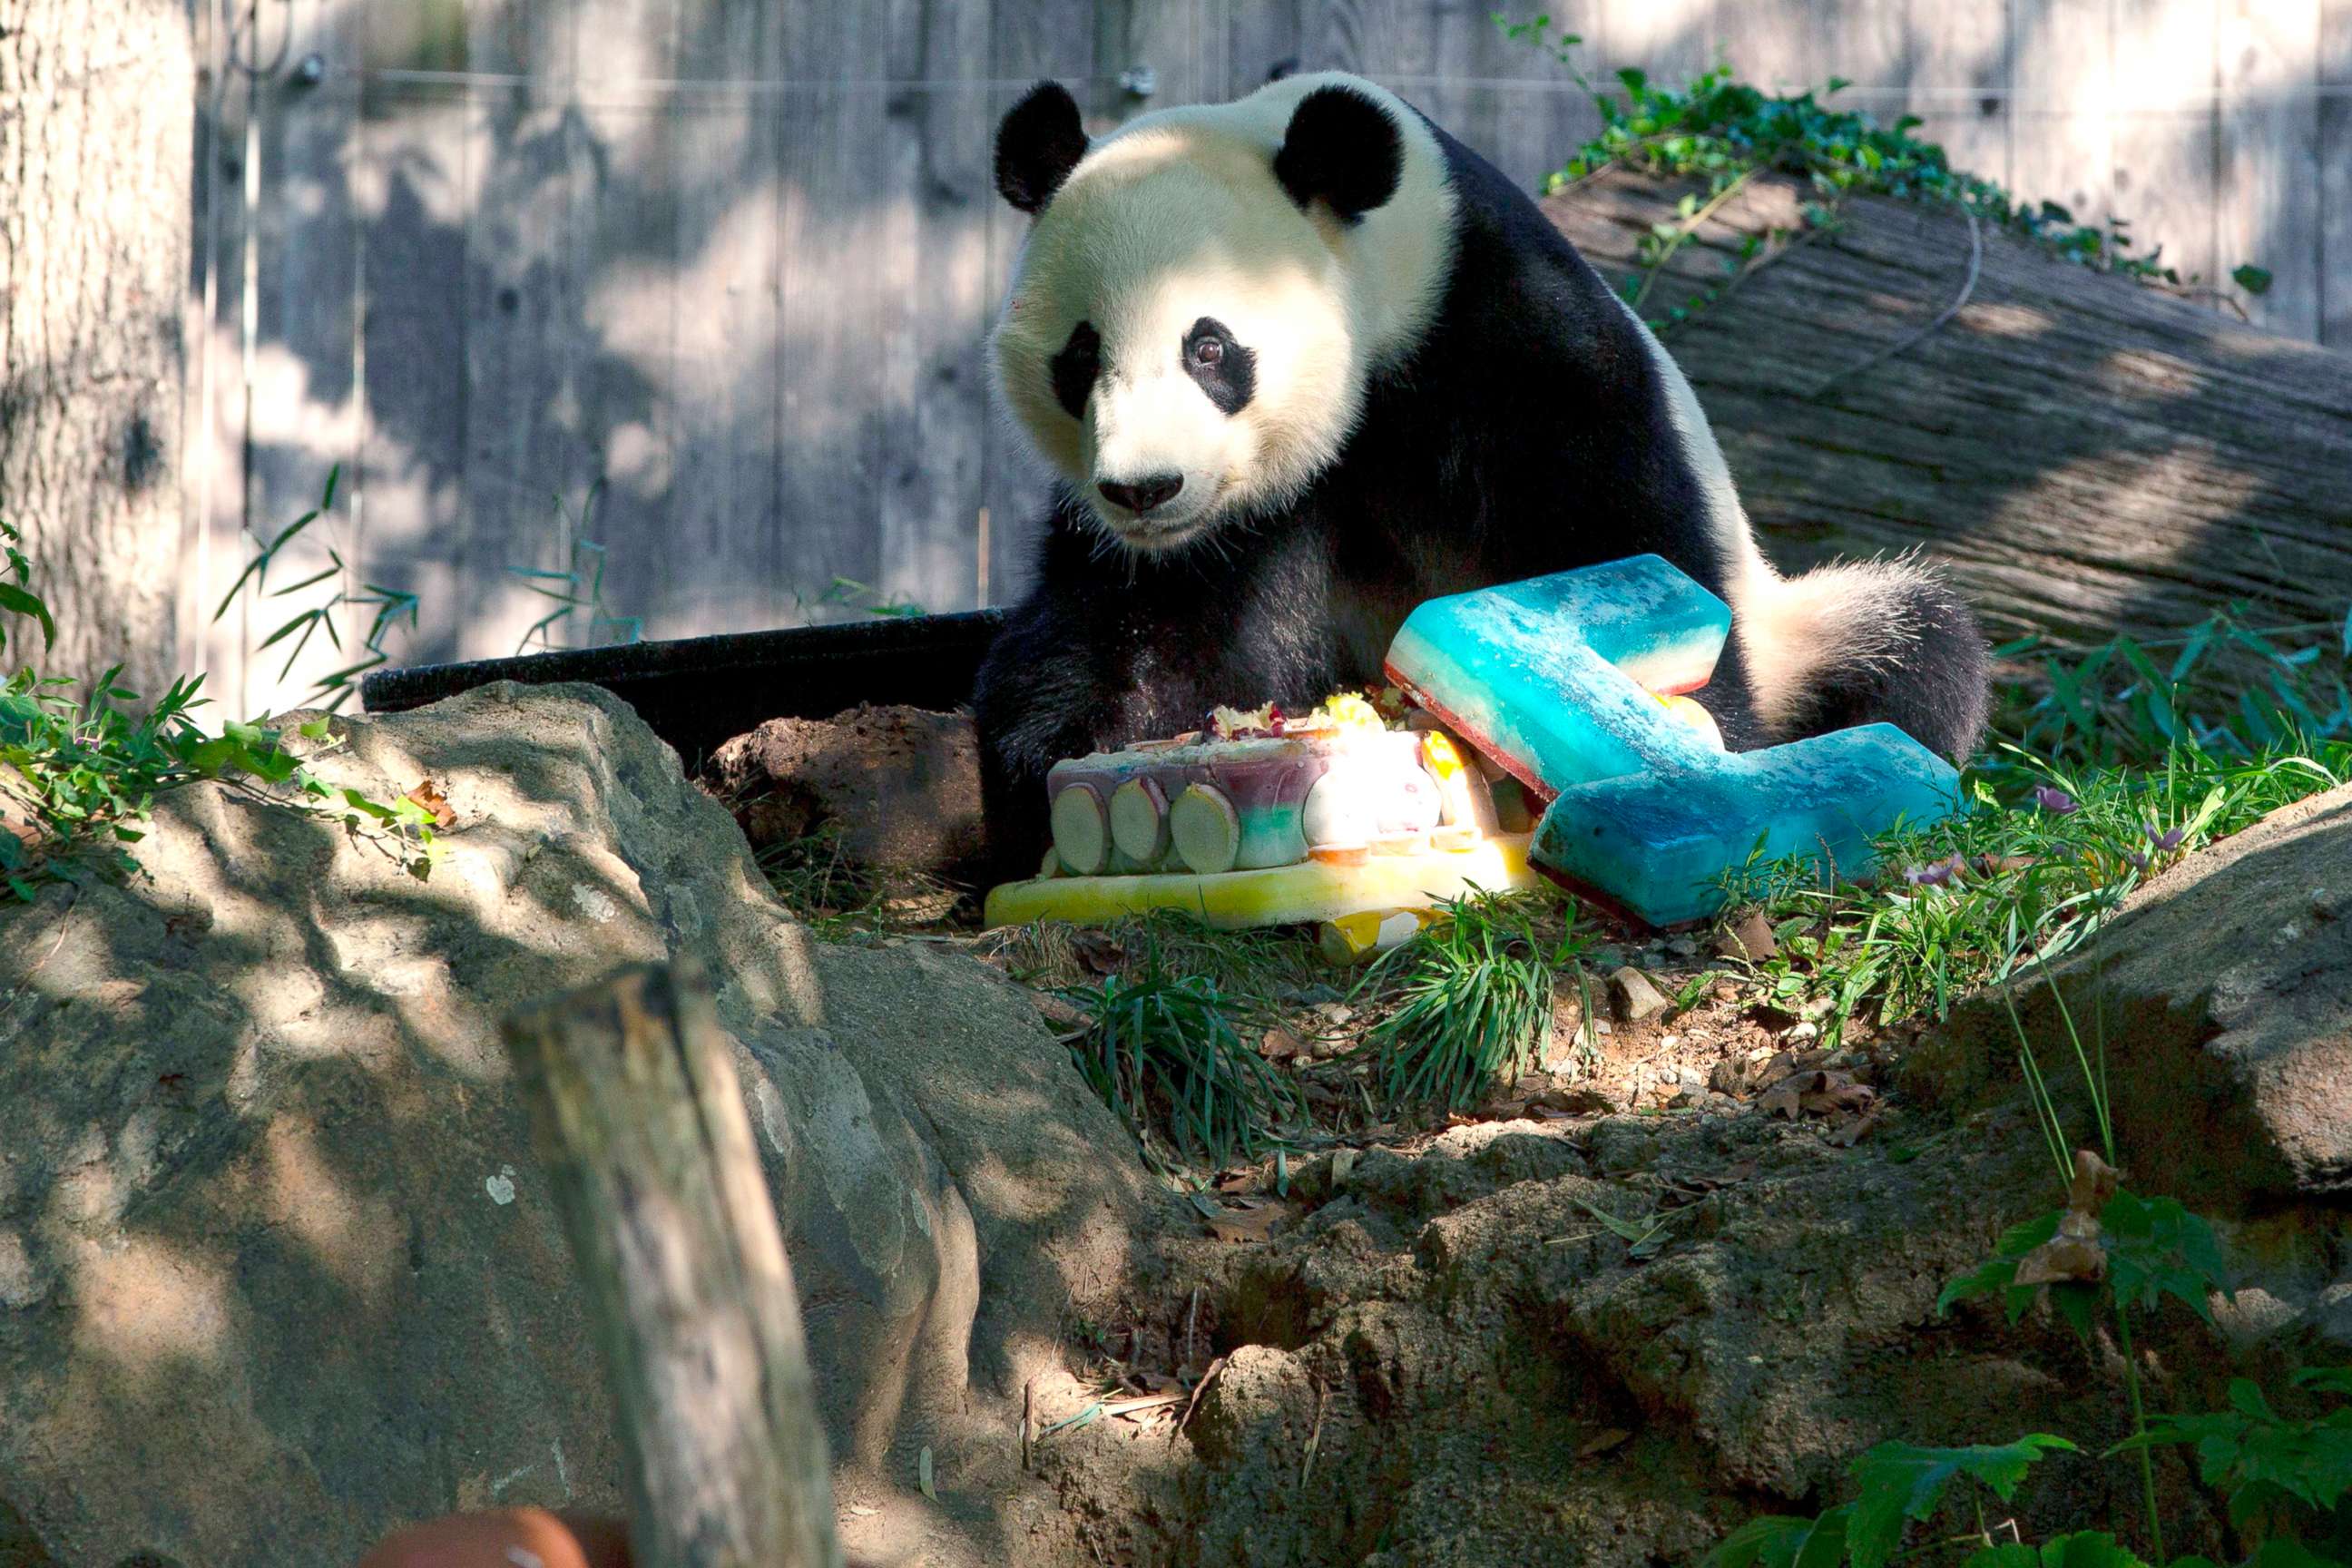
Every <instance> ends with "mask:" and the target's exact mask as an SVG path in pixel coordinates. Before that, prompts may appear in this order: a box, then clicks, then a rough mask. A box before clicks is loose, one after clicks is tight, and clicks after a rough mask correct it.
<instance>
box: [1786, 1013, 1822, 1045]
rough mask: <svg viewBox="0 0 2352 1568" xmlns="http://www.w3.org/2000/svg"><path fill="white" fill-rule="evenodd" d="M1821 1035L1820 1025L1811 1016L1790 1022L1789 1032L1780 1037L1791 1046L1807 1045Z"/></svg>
mask: <svg viewBox="0 0 2352 1568" xmlns="http://www.w3.org/2000/svg"><path fill="white" fill-rule="evenodd" d="M1821 1037H1822V1026H1820V1025H1819V1024H1816V1023H1814V1022H1813V1021H1812V1020H1811V1018H1807V1019H1805V1020H1804V1021H1803V1022H1801V1023H1797V1024H1791V1025H1790V1026H1789V1032H1788V1033H1787V1034H1785V1035H1782V1036H1781V1037H1780V1038H1781V1039H1782V1040H1783V1041H1785V1042H1786V1043H1788V1044H1789V1045H1791V1046H1809V1045H1811V1044H1812V1043H1813V1042H1814V1041H1815V1040H1818V1039H1820V1038H1821Z"/></svg>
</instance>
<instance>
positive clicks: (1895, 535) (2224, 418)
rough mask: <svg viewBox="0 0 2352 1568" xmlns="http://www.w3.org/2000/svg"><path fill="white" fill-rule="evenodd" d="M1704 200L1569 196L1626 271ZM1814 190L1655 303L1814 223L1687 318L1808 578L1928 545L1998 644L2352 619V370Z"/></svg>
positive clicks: (1960, 233)
mask: <svg viewBox="0 0 2352 1568" xmlns="http://www.w3.org/2000/svg"><path fill="white" fill-rule="evenodd" d="M1691 188H1692V187H1691V186H1689V185H1687V184H1674V183H1667V182H1660V181H1654V180H1649V179H1646V178H1643V177H1638V176H1633V175H1630V174H1623V173H1612V174H1604V175H1602V176H1601V177H1599V178H1596V179H1592V180H1589V181H1587V182H1585V183H1583V184H1580V185H1578V186H1576V187H1574V188H1572V189H1570V190H1568V191H1565V192H1563V193H1561V194H1559V195H1554V196H1550V197H1548V198H1546V199H1545V201H1544V204H1543V205H1544V210H1545V212H1546V213H1547V215H1548V216H1549V217H1550V218H1551V220H1552V222H1553V223H1554V224H1556V225H1557V226H1559V228H1560V230H1561V231H1562V232H1563V233H1565V234H1566V235H1567V236H1568V237H1569V238H1570V240H1571V241H1572V242H1574V244H1575V245H1576V247H1578V248H1579V249H1580V250H1581V251H1582V252H1583V253H1584V254H1585V256H1586V257H1588V258H1591V261H1592V262H1593V264H1594V265H1595V266H1596V267H1598V268H1601V272H1602V274H1603V275H1604V276H1606V277H1607V278H1608V279H1610V280H1611V281H1612V283H1616V282H1622V280H1624V279H1626V278H1627V277H1628V276H1630V275H1632V274H1633V273H1634V272H1635V271H1636V270H1637V267H1638V264H1637V261H1636V250H1637V247H1638V246H1639V245H1640V242H1641V240H1642V237H1643V236H1644V235H1646V234H1648V233H1650V232H1651V226H1652V225H1653V224H1655V223H1660V222H1671V221H1673V220H1674V219H1675V203H1676V201H1677V200H1678V199H1679V198H1680V197H1681V196H1682V195H1684V194H1685V192H1686V191H1688V190H1690V189H1691ZM1807 199H1809V194H1808V193H1807V191H1806V190H1805V188H1804V187H1803V186H1802V185H1801V184H1799V183H1798V182H1796V181H1794V180H1790V179H1780V178H1773V179H1759V180H1757V181H1753V182H1751V183H1750V185H1749V187H1748V189H1747V190H1746V191H1744V192H1743V193H1741V194H1740V195H1738V196H1737V197H1735V198H1733V199H1732V200H1731V201H1730V202H1727V204H1726V205H1724V206H1723V207H1722V209H1720V211H1719V212H1718V213H1717V215H1716V216H1715V217H1714V218H1712V219H1710V220H1709V222H1708V223H1707V224H1706V226H1704V227H1703V228H1702V229H1701V230H1700V231H1699V232H1698V233H1697V234H1696V235H1695V236H1694V237H1693V238H1692V239H1691V240H1689V241H1688V242H1686V243H1685V244H1684V245H1683V247H1681V248H1680V250H1678V251H1677V252H1676V254H1675V257H1674V258H1673V259H1672V260H1671V261H1670V262H1669V263H1668V265H1667V267H1666V268H1664V272H1663V274H1662V276H1661V277H1660V279H1658V281H1657V283H1656V285H1655V286H1654V289H1653V290H1652V294H1651V297H1650V299H1649V300H1648V301H1646V303H1645V306H1644V314H1646V315H1649V316H1652V317H1661V316H1664V314H1665V313H1666V311H1667V310H1668V309H1669V308H1671V307H1673V306H1675V305H1677V304H1684V303H1686V302H1689V301H1691V300H1695V299H1696V298H1698V297H1699V296H1700V295H1701V294H1702V293H1703V292H1704V291H1705V290H1706V289H1710V288H1712V287H1715V286H1717V285H1721V284H1723V283H1724V281H1725V279H1726V277H1727V265H1729V264H1736V263H1737V261H1738V257H1739V251H1740V247H1741V245H1742V244H1743V242H1744V241H1745V240H1746V239H1747V237H1749V236H1751V235H1754V236H1762V237H1768V244H1769V236H1770V235H1771V234H1772V233H1773V231H1775V230H1779V231H1783V232H1784V233H1785V232H1788V231H1797V232H1799V233H1800V234H1801V236H1802V237H1801V238H1800V239H1799V240H1798V241H1797V242H1795V243H1790V242H1787V241H1785V240H1784V241H1782V242H1780V243H1779V244H1776V245H1770V246H1769V251H1768V252H1767V254H1769V257H1770V259H1769V260H1768V261H1766V262H1765V263H1764V264H1763V265H1761V266H1757V267H1753V268H1749V269H1748V273H1747V275H1746V277H1745V278H1744V279H1741V280H1740V281H1739V282H1738V283H1737V284H1736V285H1735V286H1733V287H1731V288H1730V289H1727V290H1726V291H1725V292H1723V293H1722V294H1721V296H1720V297H1719V298H1717V300H1715V301H1714V302H1713V303H1711V304H1706V305H1705V306H1704V307H1703V308H1701V309H1699V310H1696V311H1695V312H1694V314H1693V315H1692V316H1691V318H1690V319H1689V321H1686V322H1685V323H1684V324H1682V325H1680V326H1678V327H1675V328H1673V329H1671V330H1670V331H1668V332H1667V334H1666V343H1667V347H1668V348H1669V349H1670V350H1671V351H1672V352H1673V353H1674V355H1675V358H1676V360H1678V361H1679V362H1680V363H1681V364H1682V366H1683V368H1684V370H1685V373H1686V374H1688V375H1689V376H1690V379H1691V381H1692V383H1693V384H1694V385H1695V386H1696V389H1697V392H1698V395H1699V400H1700V401H1701V402H1702V403H1703V404H1704V405H1706V412H1707V416H1708V417H1709V419H1710V420H1711V421H1712V422H1713V424H1714V426H1715V429H1716V433H1717V437H1718V438H1719V439H1720V440H1721V441H1722V443H1723V447H1724V450H1725V453H1726V455H1727V457H1728V458H1729V460H1730V463H1731V468H1732V472H1733V474H1734V475H1735V477H1736V478H1737V479H1738V483H1739V489H1740V493H1741V495H1742V497H1743V498H1744V499H1745V500H1746V501H1747V504H1748V511H1749V514H1750V515H1751V516H1752V517H1753V518H1754V519H1755V520H1756V521H1757V523H1758V525H1759V528H1760V529H1761V530H1762V531H1763V532H1764V533H1765V534H1766V536H1767V539H1768V550H1769V552H1770V553H1771V554H1772V556H1773V557H1774V559H1775V560H1776V561H1778V562H1779V563H1780V564H1781V565H1782V566H1783V567H1784V568H1788V569H1796V568H1800V567H1803V566H1808V565H1811V564H1813V563H1817V562H1820V561H1822V560H1826V559H1829V558H1831V557H1832V556H1838V555H1848V556H1855V555H1872V554H1877V553H1881V552H1894V551H1901V550H1906V549H1910V548H1912V547H1914V546H1924V547H1926V549H1927V551H1928V552H1929V553H1930V554H1932V555H1933V556H1935V557H1936V558H1937V559H1939V560H1941V561H1942V562H1944V563H1946V564H1947V566H1948V570H1949V571H1950V573H1951V574H1952V576H1953V577H1954V579H1955V580H1956V581H1957V582H1958V584H1960V585H1961V586H1962V587H1963V588H1964V589H1965V590H1966V591H1967V592H1968V593H1969V595H1970V597H1971V598H1973V599H1974V600H1975V601H1976V603H1977V604H1978V605H1979V608H1980V609H1981V611H1982V612H1983V614H1984V616H1985V620H1986V623H1987V625H1988V627H1989V629H1990V630H1991V631H1992V633H1993V635H1994V636H1995V637H1996V638H2006V637H2011V636H2015V635H2018V634H2021V633H2027V632H2039V633H2043V634H2046V635H2048V636H2049V637H2052V638H2053V640H2055V641H2058V642H2062V643H2072V644H2077V645H2080V644H2085V643H2093V642H2098V641H2103V640H2105V638H2107V637H2112V636H2113V635H2115V634H2116V632H2117V631H2121V630H2129V631H2131V632H2133V633H2135V634H2138V635H2147V634H2149V633H2151V632H2158V631H2164V630H2171V629H2175V628H2181V627H2186V626H2189V625H2191V624H2193V623H2194V622H2196V621H2198V620H2200V619H2201V618H2203V617H2204V616H2207V615H2209V614H2210V613H2211V612H2212V611H2213V610H2215V609H2218V608H2221V607H2222V606H2224V605H2228V604H2230V603H2231V602H2232V601H2238V602H2242V603H2243V604H2244V605H2246V606H2247V609H2248V611H2249V613H2250V614H2252V616H2255V617H2256V624H2258V625H2264V626H2270V625H2282V624H2284V625H2302V624H2305V623H2308V624H2310V625H2312V626H2320V625H2326V626H2334V625H2336V624H2338V623H2340V622H2341V621H2342V620H2343V619H2344V616H2345V612H2346V610H2347V606H2352V359H2347V357H2346V356H2344V355H2342V354H2340V353H2334V352H2331V351H2328V350H2325V349H2320V348H2315V347H2313V346H2311V345H2309V344H2306V343H2301V342H2292V341H2289V340H2287V339H2284V338H2278V337H2273V336H2271V335H2269V334H2267V333H2263V332H2260V331H2254V330H2252V328H2249V327H2245V326H2242V325H2240V324H2238V323H2236V322H2233V321H2227V320H2224V319H2222V318H2221V317H2220V316H2218V315H2216V314H2214V313H2213V312H2212V311H2211V310H2208V309H2206V308H2203V307H2202V306H2200V304H2199V303H2198V302H2196V301H2195V300H2192V299H2189V298H2183V297H2181V295H2180V294H2179V292H2175V291H2168V290H2166V289H2159V288H2155V287H2150V286H2148V285H2146V284H2142V283H2139V282H2137V281H2135V280H2132V279H2126V278H2119V277H2111V276H2102V275H2099V274H2096V273H2094V272H2092V271H2090V270H2089V269H2088V268H2083V267H2080V266H2076V265H2073V264H2070V263H2067V262H2063V261H2061V260H2058V259H2056V258H2053V257H2051V256H2049V255H2047V254H2045V253H2044V252H2042V250H2040V249H2038V248H2036V247H2033V246H2032V245H2030V244H2028V243H2026V242H2024V241H2021V240H2019V239H2015V238H2012V237H2010V236H2008V235H2005V234H2001V233H1998V232H1995V231H1993V230H1991V229H1990V228H1985V229H1982V230H1981V232H1979V233H1976V234H1974V235H1972V233H1971V226H1970V224H1969V220H1968V218H1967V217H1966V216H1964V215H1962V214H1961V213H1959V212H1958V211H1957V210H1956V209H1953V208H1951V207H1948V206H1931V205H1925V204H1919V203H1912V202H1900V201H1894V200H1882V199H1876V198H1862V199H1856V200H1854V201H1853V202H1851V203H1850V204H1848V205H1847V206H1846V207H1845V209H1844V211H1843V215H1842V216H1841V218H1840V220H1839V221H1838V222H1837V223H1836V224H1835V225H1834V226H1833V227H1832V228H1831V229H1829V230H1827V231H1820V230H1816V231H1813V232H1812V233H1811V234H1810V235H1803V234H1802V231H1803V229H1804V226H1803V221H1802V217H1801V207H1802V204H1803V203H1804V202H1805V201H1806V200H1807ZM1971 277H1973V283H1972V284H1970V282H1969V280H1970V279H1971ZM1964 285H1968V286H1967V287H1965V289H1964ZM1964 294H1965V299H1963V295H1964ZM1956 301H1958V309H1957V310H1954V309H1953V306H1954V305H1955V303H1956ZM1947 311H1949V312H1950V315H1949V318H1948V320H1944V321H1942V322H1941V324H1940V325H1935V324H1934V323H1936V322H1937V319H1938V318H1939V317H1940V316H1942V315H1943V314H1944V313H1945V312H1947ZM1931 325H1933V330H1932V331H1926V332H1925V334H1924V335H1921V336H1918V337H1917V339H1916V342H1907V343H1906V339H1909V338H1911V337H1912V336H1913V335H1914V334H1916V333H1919V332H1920V331H1921V329H1923V328H1927V327H1929V326H1931ZM1890 350H1893V351H1896V352H1893V353H1890V352H1889V351H1890Z"/></svg>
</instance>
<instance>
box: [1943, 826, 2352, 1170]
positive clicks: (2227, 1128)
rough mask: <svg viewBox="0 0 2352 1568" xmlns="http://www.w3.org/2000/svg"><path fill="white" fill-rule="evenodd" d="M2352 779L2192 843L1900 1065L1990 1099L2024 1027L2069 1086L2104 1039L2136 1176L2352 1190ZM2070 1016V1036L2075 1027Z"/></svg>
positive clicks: (1963, 1098)
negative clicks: (2188, 851)
mask: <svg viewBox="0 0 2352 1568" xmlns="http://www.w3.org/2000/svg"><path fill="white" fill-rule="evenodd" d="M2347 916H2352V787H2347V788H2343V789H2336V790H2330V791H2328V792H2327V793H2326V794H2324V795H2314V796H2312V797H2311V798H2310V799H2308V800H2305V801H2304V802H2302V803H2300V804H2299V805H2293V806H2289V807H2287V808H2286V809H2284V810H2283V811H2279V812H2276V813H2274V814H2273V815H2272V816H2268V817H2265V818H2264V819H2263V821H2261V822H2260V823H2257V824H2256V825H2255V826H2252V827H2251V828H2249V829H2247V830H2246V831H2245V832H2243V833H2241V834H2239V835H2237V836H2236V837H2232V838H2230V839H2227V840H2224V841H2223V842H2222V843H2220V844H2217V845H2215V846H2213V847H2211V848H2210V849H2206V850H2203V851H2201V852H2200V853H2198V854H2196V855H2192V856H2189V858H2186V859H2184V860H2182V861H2181V862H2180V863H2179V865H2177V866H2174V867H2172V868H2170V869H2168V870H2167V871H2165V872H2164V873H2163V874H2162V875H2160V876H2158V877H2157V878H2155V879H2153V880H2152V881H2150V882H2149V883H2148V884H2147V886H2146V887H2144V888H2142V889H2139V890H2138V891H2137V892H2136V893H2134V894H2133V895H2132V897H2131V899H2130V900H2129V901H2128V902H2127V903H2126V905H2125V907H2124V908H2123V910H2121V911H2120V912H2118V913H2117V914H2116V917H2115V918H2114V919H2113V920H2112V921H2109V923H2108V924H2107V926H2106V928H2105V930H2104V931H2101V932H2100V933H2099V935H2098V937H2097V938H2096V939H2095V941H2093V942H2091V943H2089V944H2088V945H2087V946H2086V947H2085V948H2084V950H2083V951H2081V952H2077V953H2075V954H2074V955H2073V956H2072V957H2071V958H2069V959H2067V960H2065V961H2063V962H2062V963H2058V964H2055V965H2053V967H2052V969H2051V971H2050V972H2049V973H2048V974H2047V975H2046V976H2036V977H2035V978H2033V979H2032V980H2031V981H2029V982H2025V983H2021V984H2019V985H2018V986H2017V987H2016V992H2015V996H2014V1001H2015V1003H2016V1005H2017V1007H2018V1010H2019V1011H2018V1016H2017V1018H2016V1020H2014V1021H2012V1019H2011V1014H2010V1010H2009V1004H2008V1002H2007V1001H2005V1000H2003V999H2002V998H2000V996H1998V995H1995V996H1989V997H1984V998H1979V1000H1978V1001H1976V1002H1974V1003H1972V1004H1970V1005H1969V1006H1967V1007H1965V1008H1963V1009H1961V1010H1960V1011H1959V1012H1958V1015H1957V1016H1955V1018H1954V1019H1953V1021H1952V1024H1951V1026H1949V1027H1948V1028H1947V1029H1945V1030H1943V1031H1941V1032H1940V1033H1938V1034H1937V1035H1936V1036H1934V1037H1931V1038H1930V1039H1929V1040H1927V1042H1925V1043H1924V1044H1923V1046H1922V1047H1921V1048H1920V1049H1919V1050H1918V1051H1916V1053H1915V1054H1914V1055H1913V1057H1912V1058H1911V1059H1910V1061H1909V1062H1908V1063H1907V1064H1906V1075H1905V1087H1906V1089H1910V1090H1912V1091H1913V1092H1914V1093H1916V1094H1917V1095H1919V1096H1920V1097H1921V1098H1923V1099H1927V1100H1937V1101H1942V1102H1945V1103H1948V1104H1951V1105H1954V1106H1956V1107H1958V1106H1966V1105H1970V1104H1987V1103H1990V1101H1991V1100H1994V1099H1997V1098H2000V1097H2001V1096H2004V1095H2006V1094H2007V1093H2009V1092H2010V1090H2011V1086H2012V1085H2013V1083H2014V1077H2015V1073H2016V1061H2017V1046H2018V1030H2019V1028H2020V1026H2022V1028H2023V1030H2024V1034H2025V1037H2026V1038H2028V1039H2031V1040H2032V1041H2033V1042H2034V1043H2035V1046H2036V1049H2037V1051H2038V1052H2039V1054H2040V1056H2041V1058H2042V1064H2043V1067H2044V1069H2045V1070H2046V1071H2047V1072H2048V1073H2049V1075H2050V1077H2051V1079H2052V1081H2053V1085H2055V1086H2056V1087H2057V1088H2058V1089H2059V1090H2060V1091H2061V1092H2062V1094H2065V1095H2068V1096H2070V1097H2072V1096H2073V1095H2074V1086H2075V1085H2076V1083H2078V1082H2079V1074H2078V1072H2077V1069H2076V1068H2075V1067H2074V1056H2073V1048H2074V1047H2073V1044H2072V1037H2079V1038H2080V1039H2081V1041H2082V1043H2083V1047H2084V1051H2085V1052H2086V1053H2087V1054H2089V1055H2091V1056H2093V1057H2094V1058H2096V1057H2097V1055H2098V1054H2099V1053H2100V1052H2101V1051H2102V1050H2104V1053H2105V1064H2106V1079H2107V1084H2108V1090H2109V1094H2110V1096H2111V1099H2112V1103H2113V1108H2114V1114H2115V1119H2116V1142H2117V1145H2118V1146H2119V1147H2120V1148H2122V1149H2124V1150H2126V1151H2127V1152H2128V1154H2127V1159H2128V1163H2129V1166H2130V1170H2129V1175H2130V1177H2131V1179H2132V1182H2133V1184H2134V1185H2135V1186H2136V1187H2138V1188H2140V1189H2142V1190H2145V1191H2150V1192H2171V1193H2179V1194H2182V1195H2184V1196H2188V1197H2193V1198H2194V1199H2195V1200H2196V1201H2197V1203H2198V1204H2199V1205H2200V1206H2203V1207H2206V1208H2208V1209H2210V1210H2232V1209H2242V1208H2244V1207H2245V1206H2246V1205H2249V1204H2250V1203H2252V1202H2255V1201H2257V1200H2265V1199H2276V1198H2279V1197H2283V1196H2287V1195H2291V1194H2306V1195H2323V1194H2326V1195H2340V1194H2346V1193H2347V1192H2352V919H2347ZM2070 1031H2071V1037H2070Z"/></svg>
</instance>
